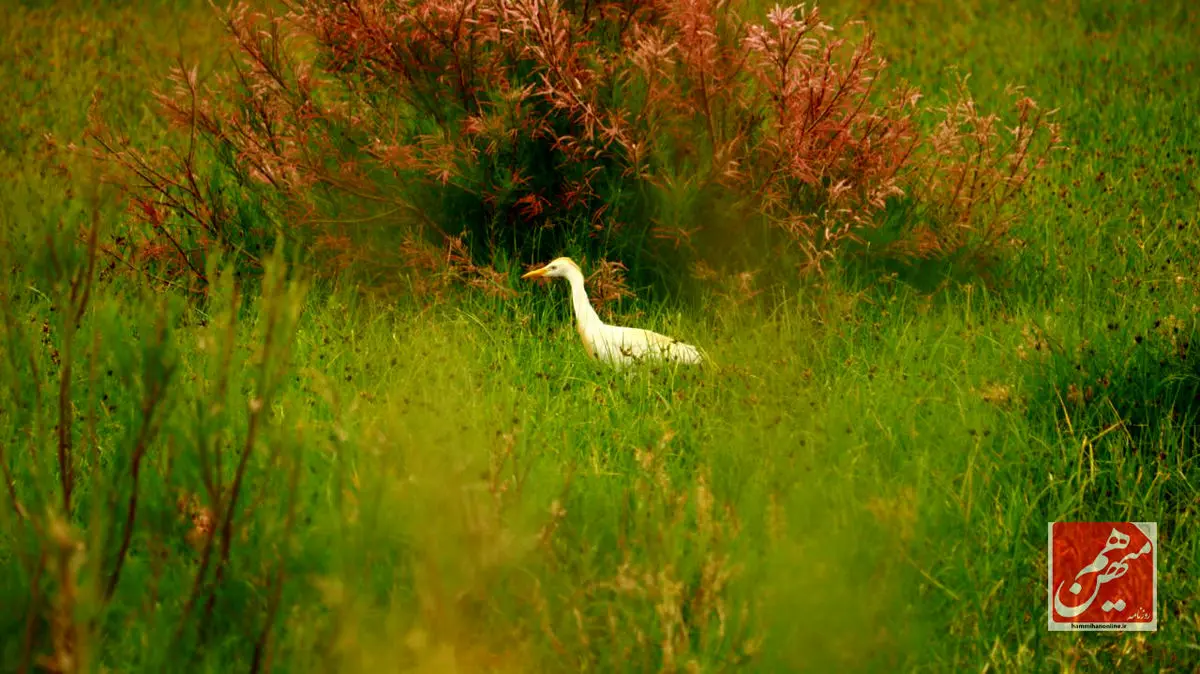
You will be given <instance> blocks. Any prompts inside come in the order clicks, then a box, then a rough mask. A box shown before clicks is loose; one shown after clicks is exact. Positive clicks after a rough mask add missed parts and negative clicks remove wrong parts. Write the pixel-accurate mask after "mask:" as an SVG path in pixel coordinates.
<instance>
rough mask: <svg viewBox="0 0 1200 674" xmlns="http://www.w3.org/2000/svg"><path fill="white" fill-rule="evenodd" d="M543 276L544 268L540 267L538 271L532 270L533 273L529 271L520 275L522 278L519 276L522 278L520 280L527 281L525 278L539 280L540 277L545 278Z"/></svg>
mask: <svg viewBox="0 0 1200 674" xmlns="http://www.w3.org/2000/svg"><path fill="white" fill-rule="evenodd" d="M545 275H546V268H545V267H542V268H540V269H534V270H533V271H531V272H528V273H526V274H524V275H522V276H521V278H522V279H527V278H541V277H543V276H545Z"/></svg>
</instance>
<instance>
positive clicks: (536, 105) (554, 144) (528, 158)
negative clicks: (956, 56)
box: [107, 0, 1058, 278]
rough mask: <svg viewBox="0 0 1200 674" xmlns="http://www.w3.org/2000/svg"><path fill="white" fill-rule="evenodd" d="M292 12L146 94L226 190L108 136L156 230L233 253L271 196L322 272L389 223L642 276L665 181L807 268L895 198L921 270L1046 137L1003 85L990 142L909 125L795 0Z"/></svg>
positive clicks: (852, 43)
mask: <svg viewBox="0 0 1200 674" xmlns="http://www.w3.org/2000/svg"><path fill="white" fill-rule="evenodd" d="M288 7H289V8H288V12H287V13H286V14H285V15H282V16H272V15H265V14H261V13H255V12H251V11H250V10H249V9H248V8H247V6H246V5H245V4H242V5H238V6H235V7H233V8H231V9H230V10H228V11H227V12H226V13H225V14H224V18H225V21H226V25H227V28H228V32H229V35H230V38H231V40H232V41H233V44H234V46H235V47H236V53H237V54H238V55H239V56H240V57H241V58H240V61H239V63H238V64H237V67H236V68H235V69H234V70H233V72H232V73H230V74H227V75H224V76H221V77H218V78H216V79H215V81H214V83H213V84H212V85H210V86H207V87H202V86H200V85H199V84H198V82H197V81H196V76H195V72H194V71H191V72H185V71H184V70H183V69H182V68H180V69H177V71H176V73H175V78H174V79H175V83H176V86H175V88H174V90H173V91H171V92H169V93H165V94H162V95H160V97H159V99H160V101H161V102H162V104H163V106H164V108H165V109H166V110H167V111H168V112H169V113H170V114H171V115H172V117H173V118H174V119H175V120H176V121H177V122H178V123H179V125H180V127H181V128H183V129H185V130H186V131H187V132H188V134H189V138H190V139H191V140H192V141H193V142H194V140H195V138H196V137H197V136H199V137H202V138H204V139H206V140H208V141H210V143H211V145H212V147H213V148H215V150H216V154H217V156H218V157H220V158H222V159H223V160H224V164H223V165H224V166H225V167H226V168H227V170H229V171H231V172H232V174H233V176H234V178H235V179H234V180H232V181H226V183H225V184H223V185H222V189H221V190H218V191H214V190H211V189H207V187H206V186H207V185H208V184H210V183H211V181H202V180H199V179H198V177H197V175H196V174H197V169H196V166H195V160H194V157H195V152H194V146H191V147H190V149H189V151H188V153H187V154H186V155H166V156H159V157H156V158H152V157H148V156H145V155H143V154H140V153H138V152H136V151H134V150H132V149H129V148H123V147H119V146H116V145H114V144H112V143H109V144H108V145H107V147H108V151H109V153H110V155H111V156H113V157H115V158H116V159H118V161H120V162H122V163H123V164H125V165H126V166H128V167H129V168H131V169H133V170H134V171H135V172H136V174H137V175H139V176H140V177H141V179H142V184H141V185H139V187H141V188H142V191H141V194H143V195H145V194H148V195H149V196H139V199H141V201H140V202H139V203H140V204H143V206H142V207H141V208H139V209H138V211H137V212H138V213H140V214H142V215H143V218H144V219H145V220H147V222H150V224H151V225H152V228H151V231H152V232H154V233H156V234H155V236H159V237H166V238H172V237H173V238H174V239H176V240H179V239H181V238H183V237H182V236H181V235H179V234H177V232H178V231H179V230H180V229H181V228H182V229H195V228H199V229H200V230H202V231H203V233H204V234H205V235H206V236H207V237H208V240H209V241H212V242H214V243H218V244H223V245H225V246H226V247H239V249H240V250H245V249H246V248H247V246H246V245H245V240H246V238H247V237H248V236H249V235H250V234H248V232H252V231H254V229H253V227H250V226H249V225H248V224H247V223H246V222H242V223H241V224H240V225H239V226H237V227H233V226H231V223H233V222H235V221H237V220H238V219H239V218H241V219H242V220H245V219H246V215H245V211H246V208H245V206H244V204H245V203H247V202H266V203H269V204H271V207H270V208H267V209H262V210H260V211H256V217H258V216H261V217H259V220H261V219H263V218H266V219H270V220H273V221H274V222H275V223H276V224H283V223H285V222H286V223H287V226H286V229H285V230H284V231H285V233H286V234H287V235H288V236H289V237H295V238H297V239H300V240H302V241H307V242H308V244H309V246H310V248H317V249H318V250H317V251H316V252H317V253H318V254H320V252H321V251H320V250H319V248H320V247H321V246H316V245H314V242H316V241H317V240H318V239H317V237H324V238H322V239H320V240H321V241H324V242H326V244H328V242H330V241H336V242H337V243H338V245H337V246H336V247H335V248H336V250H335V251H331V252H336V254H337V255H339V256H341V258H340V259H343V260H345V259H350V258H347V257H346V251H347V250H348V249H352V248H353V247H354V246H355V245H360V246H361V245H365V241H366V240H367V239H368V236H367V234H365V233H364V232H375V233H378V231H379V230H381V229H382V230H385V231H395V232H397V234H395V235H394V236H392V237H391V238H388V237H386V236H385V238H384V241H386V242H388V243H387V245H389V246H396V245H399V243H398V242H399V241H402V240H405V239H404V237H406V236H408V235H410V234H411V233H412V232H419V233H420V234H421V235H422V236H424V237H426V238H427V239H428V240H430V241H443V240H447V238H448V237H460V236H461V237H463V238H461V239H454V240H457V241H459V242H460V244H459V248H460V249H461V250H460V254H461V255H462V256H463V257H464V258H465V259H469V260H472V261H473V262H472V264H476V263H480V262H484V261H487V260H490V259H492V258H493V257H494V256H495V255H497V254H498V253H501V252H503V253H504V254H506V255H509V254H516V255H517V256H519V257H526V258H532V257H539V258H540V257H545V256H547V255H553V254H558V253H560V252H561V251H562V249H564V248H566V247H568V246H574V247H577V248H578V247H582V248H584V249H585V250H586V251H587V252H590V253H592V254H594V255H595V256H596V257H605V256H613V255H615V256H617V257H619V258H621V259H624V260H626V261H627V262H633V263H645V261H646V260H648V259H650V258H648V257H647V256H651V255H653V254H654V250H655V249H656V247H661V246H664V245H669V246H671V247H673V248H680V247H683V248H687V247H688V246H689V245H690V241H691V234H692V232H693V231H694V230H693V228H689V227H688V226H687V224H686V222H684V220H685V218H683V217H676V218H674V219H672V218H665V217H662V215H663V214H662V213H660V212H658V210H659V209H660V207H659V204H660V201H661V199H660V200H656V199H655V196H654V195H655V194H660V195H661V194H662V193H665V192H667V191H670V190H675V191H680V190H682V191H683V192H686V193H688V194H691V195H695V194H700V193H703V194H706V195H709V196H710V198H715V199H720V200H723V201H724V202H727V203H731V204H734V206H733V208H734V210H735V211H736V212H737V213H738V214H739V216H738V217H737V218H736V219H735V220H734V222H731V223H730V224H729V225H727V226H729V227H749V226H755V225H764V226H770V227H773V228H775V229H776V230H777V231H780V232H783V233H785V234H786V235H787V236H786V240H787V241H788V242H790V245H793V246H797V247H799V249H800V250H802V251H803V252H804V259H806V260H807V261H808V263H809V264H814V265H819V264H820V262H821V260H822V259H824V258H826V257H828V256H830V255H832V254H834V253H835V252H836V251H837V250H839V249H840V248H841V247H842V245H843V244H844V243H846V242H849V241H853V240H855V239H857V238H859V236H860V235H861V234H862V233H864V232H866V231H869V230H870V229H872V228H874V227H877V226H879V223H880V220H881V217H880V215H881V213H882V212H883V211H884V209H885V208H886V207H887V205H888V203H889V201H890V200H892V199H894V198H898V197H901V196H902V195H903V196H905V197H906V198H908V199H910V200H916V201H918V202H919V203H920V204H922V207H923V208H925V209H926V210H925V211H924V213H925V217H922V218H920V220H919V224H918V221H914V222H913V223H912V224H911V226H910V227H909V228H908V229H907V230H906V232H905V233H904V235H903V236H901V237H900V238H899V240H898V241H896V242H895V243H893V244H892V245H891V248H890V249H891V251H892V252H893V253H894V254H896V255H901V256H910V255H917V256H929V255H938V254H947V253H949V252H953V251H955V250H958V249H961V248H963V247H966V246H982V247H987V246H997V245H1002V243H1003V242H1002V236H1003V234H1004V232H1005V231H1006V228H1007V224H1008V223H1009V222H1010V221H1011V217H1012V215H1013V213H1014V212H1015V211H1014V209H1013V208H1012V206H1013V204H1014V196H1015V195H1016V194H1017V193H1018V192H1019V190H1020V188H1021V186H1022V185H1023V184H1024V183H1025V181H1026V180H1027V179H1028V177H1029V175H1030V173H1031V172H1032V171H1033V170H1034V169H1035V168H1036V167H1037V166H1038V165H1039V162H1040V161H1041V159H1042V158H1043V157H1044V153H1045V152H1046V151H1047V150H1048V149H1049V148H1052V147H1054V146H1055V145H1057V143H1058V138H1057V136H1056V135H1055V130H1054V128H1053V127H1052V125H1049V124H1048V122H1047V115H1046V114H1044V113H1042V112H1041V111H1039V110H1038V109H1037V108H1036V106H1035V105H1034V104H1033V102H1032V101H1031V100H1029V99H1027V98H1024V97H1021V98H1019V99H1018V105H1017V126H1016V127H1015V128H1013V129H1010V131H1011V134H1010V135H1011V136H1012V140H1011V141H1007V142H1005V141H1003V140H1002V138H1001V131H1000V122H999V119H998V118H997V117H995V116H990V115H983V114H982V113H979V112H978V111H977V110H976V109H975V107H974V104H973V103H972V102H971V100H970V98H969V97H968V96H966V95H965V88H964V89H963V90H962V92H961V93H962V94H963V96H962V97H961V98H960V100H959V101H958V102H957V103H955V104H954V105H951V106H949V107H947V108H946V109H944V110H943V111H942V113H944V116H945V119H944V121H943V122H942V123H941V124H940V125H939V126H938V127H937V128H936V129H935V130H934V132H933V133H932V134H930V135H927V134H924V133H922V132H921V127H920V125H919V124H918V123H917V122H916V119H915V115H916V113H917V111H918V104H919V101H920V96H919V95H918V94H917V92H916V91H915V90H913V89H910V88H906V87H899V88H892V89H885V88H884V85H883V84H882V75H883V73H884V71H885V63H884V62H883V60H882V59H881V58H880V57H879V56H878V55H876V53H875V51H874V42H873V38H872V36H871V35H870V33H869V32H864V31H862V30H861V29H860V28H861V27H859V26H855V25H851V26H846V27H843V28H842V29H841V30H834V28H833V27H831V26H829V25H827V24H825V23H823V22H822V20H821V17H820V14H819V13H818V11H817V10H816V8H815V7H814V8H811V9H806V8H805V7H804V6H800V7H792V8H778V7H776V8H775V9H774V10H772V11H771V12H770V13H769V14H768V15H767V17H766V21H765V22H762V23H756V22H753V21H747V20H745V18H744V17H743V16H741V15H740V14H739V13H738V12H737V11H734V10H733V9H732V8H731V6H730V4H729V3H725V2H721V1H720V0H623V1H619V2H605V1H603V0H600V1H599V2H591V1H585V2H582V3H577V2H572V3H560V2H558V1H557V0H407V1H398V0H356V1H354V2H349V1H345V0H296V2H294V3H293V4H290V5H289V6H288ZM854 36H858V37H857V39H855V37H854ZM714 195H715V196H714ZM147 204H148V205H147ZM239 204H240V205H239ZM162 209H166V210H168V211H170V212H172V213H173V214H174V217H173V218H166V217H165V216H164V215H163V212H162ZM255 222H257V223H258V225H257V226H259V229H260V230H261V222H259V221H258V220H255ZM252 224H253V223H252ZM368 224H376V225H382V227H374V228H368V227H366V225H368ZM654 242H657V243H654ZM180 247H182V246H180ZM393 250H394V248H393ZM398 257H402V256H398ZM355 259H357V260H358V261H359V263H363V262H368V261H372V260H374V261H378V260H381V259H386V257H383V258H381V257H380V256H378V255H373V256H359V257H357V258H355ZM198 268H201V269H202V268H203V265H199V266H198ZM473 278H474V277H473Z"/></svg>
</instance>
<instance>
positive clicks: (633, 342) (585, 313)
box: [521, 257, 703, 367]
mask: <svg viewBox="0 0 1200 674" xmlns="http://www.w3.org/2000/svg"><path fill="white" fill-rule="evenodd" d="M541 277H546V278H565V279H567V281H569V282H570V283H571V304H572V305H573V306H574V308H575V321H576V322H575V329H576V330H577V331H578V332H579V338H580V339H582V340H583V348H584V349H585V350H587V354H588V356H590V357H592V358H595V359H598V360H600V361H601V362H604V363H607V364H608V365H616V366H618V367H619V366H623V365H628V364H631V363H636V362H641V361H667V362H675V363H689V364H694V363H699V362H701V361H702V360H703V358H701V356H700V352H699V350H697V349H696V347H694V346H692V345H691V344H684V343H683V342H681V341H679V340H677V339H672V338H670V337H667V336H665V335H660V334H658V333H657V332H651V331H649V330H641V329H638V328H623V327H620V326H616V325H605V324H604V322H603V321H601V320H600V317H599V316H598V315H596V310H595V309H593V308H592V303H591V302H589V301H588V296H587V291H586V290H584V288H583V272H582V271H580V270H579V265H577V264H575V262H574V261H572V260H571V258H569V257H560V258H558V259H555V260H553V261H551V262H550V263H549V264H547V265H546V266H544V267H541V268H539V269H534V270H533V271H531V272H529V273H527V274H525V275H524V276H522V277H521V278H523V279H530V278H541Z"/></svg>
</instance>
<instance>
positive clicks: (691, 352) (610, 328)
mask: <svg viewBox="0 0 1200 674" xmlns="http://www.w3.org/2000/svg"><path fill="white" fill-rule="evenodd" d="M591 337H592V340H591V341H592V344H591V345H590V346H591V348H590V349H589V351H591V352H592V353H593V354H594V356H595V357H596V358H599V359H600V360H602V361H605V362H609V363H633V362H638V361H642V360H648V361H664V360H665V361H670V362H677V363H689V364H695V363H699V362H700V361H701V360H702V357H701V355H700V352H699V350H697V349H696V347H694V346H692V345H691V344H684V343H683V342H681V341H679V340H677V339H672V338H671V337H667V336H666V335H660V334H658V333H657V332H652V331H650V330H642V329H641V328H625V327H620V326H616V325H604V326H601V329H600V330H598V331H597V334H595V335H592V336H591ZM586 339H587V338H586V337H585V340H586Z"/></svg>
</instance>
